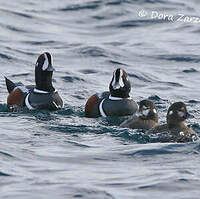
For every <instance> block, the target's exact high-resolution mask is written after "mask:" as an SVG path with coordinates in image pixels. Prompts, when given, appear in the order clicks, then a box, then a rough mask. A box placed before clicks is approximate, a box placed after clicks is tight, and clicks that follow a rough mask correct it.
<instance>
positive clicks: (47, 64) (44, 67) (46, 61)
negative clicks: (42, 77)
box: [42, 53, 49, 70]
mask: <svg viewBox="0 0 200 199" xmlns="http://www.w3.org/2000/svg"><path fill="white" fill-rule="evenodd" d="M48 66H49V60H48V57H47V55H46V53H44V64H43V66H42V70H46V69H47V68H48Z"/></svg>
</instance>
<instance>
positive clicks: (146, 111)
mask: <svg viewBox="0 0 200 199" xmlns="http://www.w3.org/2000/svg"><path fill="white" fill-rule="evenodd" d="M149 111H150V109H146V110H143V111H142V114H143V115H144V116H147V115H148V114H149Z"/></svg>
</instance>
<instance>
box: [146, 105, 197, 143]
mask: <svg viewBox="0 0 200 199" xmlns="http://www.w3.org/2000/svg"><path fill="white" fill-rule="evenodd" d="M188 116H189V113H188V111H187V108H186V105H185V104H184V103H183V102H176V103H174V104H172V105H171V106H170V107H169V109H168V112H167V124H163V125H159V126H156V127H154V128H152V129H151V130H150V131H149V132H148V133H151V134H159V133H160V134H161V135H162V134H167V135H169V137H168V141H172V142H190V141H194V140H197V139H198V135H197V134H196V133H195V132H194V131H193V130H192V129H191V128H189V127H188V126H186V125H185V123H184V121H185V120H186V119H187V118H188Z"/></svg>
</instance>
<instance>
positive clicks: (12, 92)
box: [6, 52, 63, 110]
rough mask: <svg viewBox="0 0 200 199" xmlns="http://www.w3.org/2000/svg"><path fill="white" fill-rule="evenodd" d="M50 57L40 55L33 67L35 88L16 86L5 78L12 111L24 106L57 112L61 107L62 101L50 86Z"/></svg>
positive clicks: (51, 68)
mask: <svg viewBox="0 0 200 199" xmlns="http://www.w3.org/2000/svg"><path fill="white" fill-rule="evenodd" d="M53 71H54V68H53V66H52V57H51V55H50V53H48V52H45V53H43V54H41V55H40V56H39V57H38V59H37V62H36V65H35V83H36V86H35V87H34V86H27V87H26V86H17V85H16V84H15V83H13V82H12V81H10V80H9V79H7V78H6V86H7V90H8V92H9V95H8V98H7V104H8V107H9V108H11V109H14V110H17V109H18V108H21V107H24V106H26V107H27V108H28V109H29V110H35V109H48V110H58V109H61V108H62V107H63V101H62V99H61V97H60V96H59V94H58V92H57V91H56V90H55V88H54V87H53V85H52V75H53Z"/></svg>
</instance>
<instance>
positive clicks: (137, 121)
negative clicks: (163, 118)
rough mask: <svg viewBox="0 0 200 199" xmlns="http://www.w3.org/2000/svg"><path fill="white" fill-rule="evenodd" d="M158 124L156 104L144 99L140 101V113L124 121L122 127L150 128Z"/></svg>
mask: <svg viewBox="0 0 200 199" xmlns="http://www.w3.org/2000/svg"><path fill="white" fill-rule="evenodd" d="M157 125H159V122H158V112H157V109H156V106H155V104H154V103H153V102H152V101H150V100H142V101H141V102H140V103H139V111H138V113H136V115H134V116H133V118H131V119H128V120H126V121H124V122H123V123H122V124H121V125H120V127H123V128H131V129H144V130H149V129H151V128H152V127H155V126H157Z"/></svg>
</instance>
